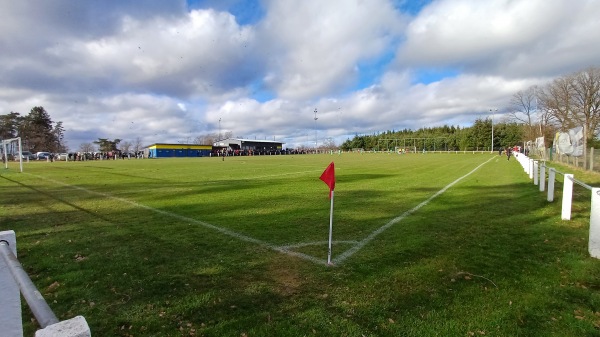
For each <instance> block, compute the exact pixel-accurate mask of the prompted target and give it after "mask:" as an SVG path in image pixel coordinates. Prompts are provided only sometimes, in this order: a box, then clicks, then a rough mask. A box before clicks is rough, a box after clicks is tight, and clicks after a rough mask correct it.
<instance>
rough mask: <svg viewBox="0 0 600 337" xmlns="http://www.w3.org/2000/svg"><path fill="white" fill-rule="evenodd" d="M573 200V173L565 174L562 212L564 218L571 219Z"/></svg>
mask: <svg viewBox="0 0 600 337" xmlns="http://www.w3.org/2000/svg"><path fill="white" fill-rule="evenodd" d="M572 201H573V175H572V174H565V181H564V183H563V195H562V214H561V218H562V219H563V220H571V203H572Z"/></svg>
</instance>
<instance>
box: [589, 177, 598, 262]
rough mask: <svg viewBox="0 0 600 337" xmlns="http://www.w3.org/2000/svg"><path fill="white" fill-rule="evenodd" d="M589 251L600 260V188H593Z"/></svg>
mask: <svg viewBox="0 0 600 337" xmlns="http://www.w3.org/2000/svg"><path fill="white" fill-rule="evenodd" d="M588 251H589V252H590V255H591V256H592V257H595V258H597V259H599V258H600V188H596V187H593V188H592V209H591V212H590V240H589V243H588Z"/></svg>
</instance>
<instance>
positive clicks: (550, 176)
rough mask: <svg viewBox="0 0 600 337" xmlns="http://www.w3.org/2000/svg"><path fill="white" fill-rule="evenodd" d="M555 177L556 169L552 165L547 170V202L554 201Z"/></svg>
mask: <svg viewBox="0 0 600 337" xmlns="http://www.w3.org/2000/svg"><path fill="white" fill-rule="evenodd" d="M555 178H556V171H555V170H554V168H553V167H551V168H550V169H549V170H548V198H547V200H548V202H553V201H554V180H556V179H555Z"/></svg>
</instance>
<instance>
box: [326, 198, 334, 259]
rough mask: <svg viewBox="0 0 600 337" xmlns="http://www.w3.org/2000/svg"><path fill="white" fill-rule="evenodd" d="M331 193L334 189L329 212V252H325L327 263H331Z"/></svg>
mask: <svg viewBox="0 0 600 337" xmlns="http://www.w3.org/2000/svg"><path fill="white" fill-rule="evenodd" d="M333 195H334V191H333V190H331V211H330V212H329V253H328V254H327V264H328V265H329V264H331V236H332V233H333Z"/></svg>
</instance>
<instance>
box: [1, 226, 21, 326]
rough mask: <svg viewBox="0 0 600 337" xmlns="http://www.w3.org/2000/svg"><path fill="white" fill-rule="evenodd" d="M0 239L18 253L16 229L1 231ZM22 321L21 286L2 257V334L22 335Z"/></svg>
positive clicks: (14, 252)
mask: <svg viewBox="0 0 600 337" xmlns="http://www.w3.org/2000/svg"><path fill="white" fill-rule="evenodd" d="M0 241H6V242H7V243H8V246H9V248H10V250H11V251H12V252H13V254H15V256H16V255H17V238H16V236H15V232H14V231H3V232H0ZM22 321H23V319H22V318H21V293H20V291H19V286H18V285H17V282H16V281H15V279H14V278H13V276H12V275H11V273H10V272H9V271H8V265H6V263H5V262H4V259H2V258H0V327H1V331H0V334H1V335H2V336H16V337H22V336H23V323H22Z"/></svg>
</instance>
